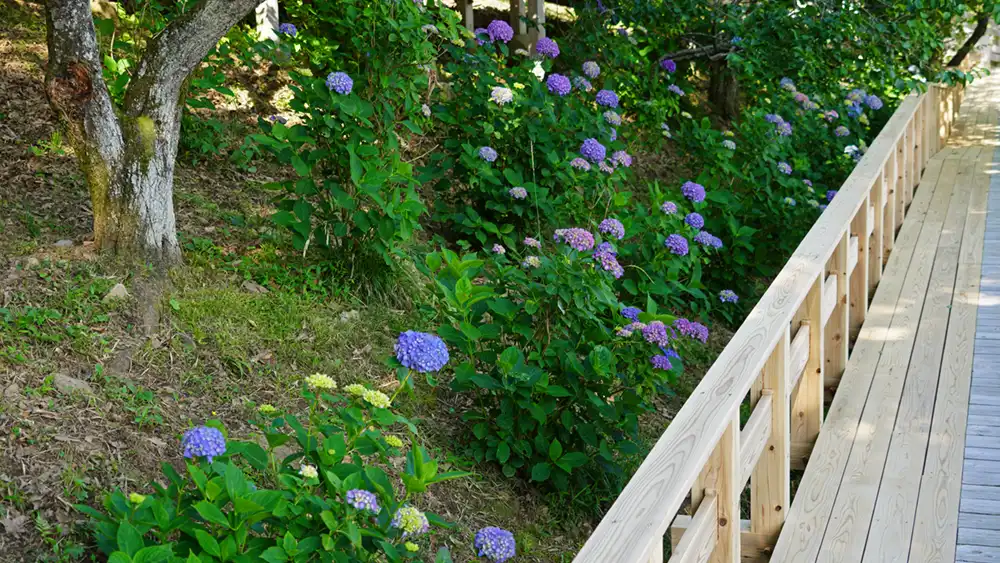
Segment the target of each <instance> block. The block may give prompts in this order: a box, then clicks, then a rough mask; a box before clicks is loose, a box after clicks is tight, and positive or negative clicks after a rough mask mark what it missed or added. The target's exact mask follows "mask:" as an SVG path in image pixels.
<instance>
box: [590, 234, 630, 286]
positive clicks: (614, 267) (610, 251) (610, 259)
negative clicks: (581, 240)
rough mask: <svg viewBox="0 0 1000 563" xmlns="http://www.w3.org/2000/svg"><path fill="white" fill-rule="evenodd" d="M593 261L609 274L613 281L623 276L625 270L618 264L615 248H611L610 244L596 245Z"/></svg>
mask: <svg viewBox="0 0 1000 563" xmlns="http://www.w3.org/2000/svg"><path fill="white" fill-rule="evenodd" d="M594 260H597V262H598V263H599V264H600V265H601V268H603V269H604V271H605V272H611V275H613V276H614V277H615V279H618V278H620V277H622V276H623V275H625V269H624V268H622V267H621V264H619V263H618V253H617V252H615V248H614V247H613V246H611V243H610V242H602V243H601V244H599V245H597V250H595V251H594Z"/></svg>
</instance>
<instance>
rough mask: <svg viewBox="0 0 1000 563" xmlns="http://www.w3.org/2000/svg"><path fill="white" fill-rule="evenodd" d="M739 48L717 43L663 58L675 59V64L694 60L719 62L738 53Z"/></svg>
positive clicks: (676, 52)
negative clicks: (703, 59) (732, 53)
mask: <svg viewBox="0 0 1000 563" xmlns="http://www.w3.org/2000/svg"><path fill="white" fill-rule="evenodd" d="M737 49H738V47H736V46H735V45H731V44H727V43H715V44H712V45H703V46H701V47H695V48H692V49H682V50H680V51H675V52H673V53H670V54H668V55H666V56H664V57H663V58H665V59H673V60H674V61H675V62H680V61H688V60H692V59H701V58H708V59H711V60H713V61H714V60H718V59H720V58H722V57H725V56H726V55H728V54H729V53H731V52H733V51H736V50H737Z"/></svg>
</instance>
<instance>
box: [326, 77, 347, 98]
mask: <svg viewBox="0 0 1000 563" xmlns="http://www.w3.org/2000/svg"><path fill="white" fill-rule="evenodd" d="M326 87H327V88H329V89H330V90H333V91H334V92H336V93H338V94H341V95H343V96H346V95H347V94H350V93H351V90H352V89H353V88H354V81H353V80H351V77H350V76H347V73H345V72H331V73H330V74H329V75H328V76H327V77H326Z"/></svg>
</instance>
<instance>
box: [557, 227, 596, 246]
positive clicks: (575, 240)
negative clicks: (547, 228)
mask: <svg viewBox="0 0 1000 563" xmlns="http://www.w3.org/2000/svg"><path fill="white" fill-rule="evenodd" d="M555 240H556V241H558V242H565V243H566V244H568V245H570V246H571V247H573V248H574V249H576V250H579V251H580V252H583V251H584V250H590V249H591V248H594V235H592V234H591V233H590V231H588V230H586V229H581V228H579V227H573V228H570V229H556V232H555Z"/></svg>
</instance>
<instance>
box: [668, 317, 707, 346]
mask: <svg viewBox="0 0 1000 563" xmlns="http://www.w3.org/2000/svg"><path fill="white" fill-rule="evenodd" d="M674 328H675V329H677V332H679V333H681V335H683V336H687V337H689V338H694V339H696V340H700V341H701V342H702V343H705V342H708V327H706V326H705V325H703V324H701V323H699V322H695V321H691V320H688V319H683V318H681V319H677V320H675V321H674Z"/></svg>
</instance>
